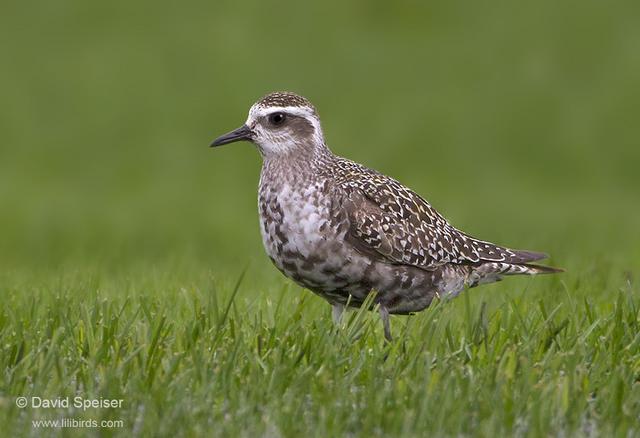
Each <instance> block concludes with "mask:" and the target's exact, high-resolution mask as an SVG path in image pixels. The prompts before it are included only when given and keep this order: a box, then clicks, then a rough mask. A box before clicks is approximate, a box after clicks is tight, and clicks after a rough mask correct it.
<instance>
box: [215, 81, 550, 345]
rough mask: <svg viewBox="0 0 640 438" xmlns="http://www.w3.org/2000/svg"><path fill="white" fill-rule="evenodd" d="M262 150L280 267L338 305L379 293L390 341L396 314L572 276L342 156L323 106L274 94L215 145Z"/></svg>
mask: <svg viewBox="0 0 640 438" xmlns="http://www.w3.org/2000/svg"><path fill="white" fill-rule="evenodd" d="M238 141H248V142H251V143H253V144H254V145H255V146H256V147H257V149H258V151H259V152H260V155H261V156H262V168H261V171H260V181H259V186H258V211H259V217H260V231H261V236H262V242H263V245H264V248H265V251H266V253H267V255H268V256H269V258H270V259H271V261H272V262H273V264H274V265H275V267H276V268H277V269H278V270H280V271H281V272H282V273H283V274H284V275H285V276H287V277H289V278H290V279H292V280H293V281H294V282H296V283H297V284H299V285H300V286H302V287H303V288H306V289H308V290H310V291H311V292H313V293H315V294H317V295H319V296H320V297H322V298H324V299H325V300H326V301H328V302H329V303H330V304H331V305H332V315H333V319H334V321H335V322H337V323H339V322H340V320H341V317H342V315H343V312H344V311H345V309H346V308H348V307H352V308H358V307H361V306H362V305H363V304H364V303H365V302H366V303H370V300H369V301H365V300H366V299H367V297H368V296H369V294H370V293H371V292H374V293H375V298H374V302H373V304H371V306H372V307H375V308H377V309H378V311H379V313H380V317H381V319H382V324H383V329H384V337H385V339H386V340H387V341H391V340H392V339H393V337H392V335H391V327H390V315H392V314H400V315H407V314H414V313H416V312H419V311H421V310H424V309H425V308H427V307H428V306H429V305H430V304H431V302H432V301H433V300H434V298H452V297H455V296H457V295H458V294H459V293H460V292H462V291H463V290H465V289H466V288H472V287H475V286H478V285H480V284H485V283H492V282H495V281H499V280H501V279H502V277H503V276H509V275H537V274H550V273H556V272H562V271H563V270H562V269H559V268H554V267H550V266H544V265H539V264H535V263H533V262H536V261H538V260H542V259H545V258H547V257H548V256H547V255H546V254H545V253H542V252H536V251H527V250H516V249H511V248H507V247H505V246H500V245H496V244H494V243H491V242H488V241H484V240H480V239H477V238H475V237H472V236H471V235H469V234H466V233H464V232H462V231H460V230H458V229H457V228H455V227H454V226H452V225H451V224H450V223H449V222H448V221H447V220H446V219H445V218H444V216H442V215H441V214H440V213H438V211H436V210H435V209H434V208H433V207H432V206H431V204H429V202H427V201H426V200H425V199H424V198H423V197H421V196H420V195H418V194H417V193H416V192H414V191H412V190H411V189H409V188H408V187H405V186H404V185H402V184H401V183H400V182H398V181H397V180H395V179H393V178H391V177H388V176H385V175H384V174H382V173H380V172H377V171H375V170H373V169H370V168H368V167H366V166H363V165H361V164H358V163H356V162H354V161H351V160H348V159H346V158H342V157H340V156H338V155H335V154H334V153H333V152H332V151H331V150H330V149H329V147H328V146H327V144H326V143H325V138H324V134H323V131H322V127H321V124H320V117H319V115H318V112H317V110H316V108H315V107H314V105H313V104H312V103H311V102H310V101H309V100H307V99H306V98H304V97H302V96H300V95H298V94H295V93H292V92H273V93H270V94H267V95H266V96H264V97H262V98H261V99H259V100H258V101H257V102H256V103H254V104H253V105H252V106H251V108H250V109H249V115H248V117H247V119H246V121H245V123H244V124H243V125H242V126H241V127H240V128H238V129H235V130H233V131H231V132H229V133H227V134H224V135H222V136H220V137H218V138H217V139H215V140H214V141H213V143H211V146H212V147H218V146H222V145H226V144H229V143H233V142H238Z"/></svg>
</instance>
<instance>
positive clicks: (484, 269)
mask: <svg viewBox="0 0 640 438" xmlns="http://www.w3.org/2000/svg"><path fill="white" fill-rule="evenodd" d="M558 272H564V269H561V268H555V267H552V266H543V265H535V264H532V263H504V262H487V263H482V264H480V265H479V266H477V267H475V268H474V269H473V270H472V271H471V272H470V273H469V276H468V278H467V285H468V286H469V287H473V286H477V285H479V284H484V283H493V282H495V281H500V280H501V279H502V276H503V275H538V274H554V273H558Z"/></svg>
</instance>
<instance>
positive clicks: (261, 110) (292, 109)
mask: <svg viewBox="0 0 640 438" xmlns="http://www.w3.org/2000/svg"><path fill="white" fill-rule="evenodd" d="M278 111H282V112H284V113H287V114H293V115H294V116H301V117H310V116H313V111H312V110H311V109H310V108H307V107H303V106H268V107H262V106H255V107H253V108H251V111H249V117H250V118H253V119H254V120H255V119H256V118H258V117H264V116H266V115H267V114H271V113H273V112H278Z"/></svg>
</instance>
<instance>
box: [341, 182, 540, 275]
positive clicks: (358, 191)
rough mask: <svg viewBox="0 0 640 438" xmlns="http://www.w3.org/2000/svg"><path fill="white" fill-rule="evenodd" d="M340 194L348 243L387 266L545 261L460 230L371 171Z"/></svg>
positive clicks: (410, 193) (397, 184)
mask: <svg viewBox="0 0 640 438" xmlns="http://www.w3.org/2000/svg"><path fill="white" fill-rule="evenodd" d="M363 170H365V169H363ZM366 170H367V171H368V169H366ZM353 176H354V175H353V174H352V177H353ZM342 188H343V190H344V195H345V197H344V198H343V199H344V202H343V205H342V207H343V208H344V209H345V210H346V214H347V217H348V219H349V224H350V228H349V232H348V233H347V240H348V241H349V242H350V243H352V244H353V245H354V246H355V247H356V248H357V249H358V250H359V251H361V252H365V253H367V254H369V255H371V256H375V257H378V258H381V259H383V260H385V261H387V262H389V263H395V264H406V265H413V266H416V267H420V268H423V269H432V268H435V267H438V266H441V265H443V264H446V263H455V264H462V263H464V264H469V263H481V262H485V261H500V262H507V263H527V262H531V261H534V260H539V259H542V258H545V257H546V255H545V254H543V253H537V252H532V251H519V250H512V249H509V248H505V247H501V246H498V245H494V244H492V243H489V242H485V241H481V240H478V239H475V238H473V237H471V236H469V235H467V234H465V233H463V232H461V231H459V230H457V229H456V228H455V227H453V226H451V225H450V224H449V223H448V222H447V220H446V219H444V217H442V215H440V214H439V213H438V212H437V211H436V210H435V209H434V208H433V207H432V206H431V205H430V204H429V203H428V202H427V201H426V200H424V199H423V198H421V197H420V196H419V195H417V194H416V193H414V192H412V191H411V190H409V189H408V188H406V187H404V186H403V185H401V184H400V183H399V182H397V181H395V180H393V179H391V178H388V177H386V176H384V175H382V174H378V173H375V172H372V171H368V172H367V173H366V174H363V175H360V177H359V178H357V179H355V180H354V179H351V180H350V181H348V182H345V183H344V184H342Z"/></svg>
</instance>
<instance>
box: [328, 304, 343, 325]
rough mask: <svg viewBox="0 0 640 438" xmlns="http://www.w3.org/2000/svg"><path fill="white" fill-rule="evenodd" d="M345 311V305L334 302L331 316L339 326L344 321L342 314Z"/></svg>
mask: <svg viewBox="0 0 640 438" xmlns="http://www.w3.org/2000/svg"><path fill="white" fill-rule="evenodd" d="M343 313H344V306H343V305H342V304H333V307H332V308H331V316H333V323H334V324H335V325H337V326H339V325H340V323H341V322H342V314H343Z"/></svg>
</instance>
